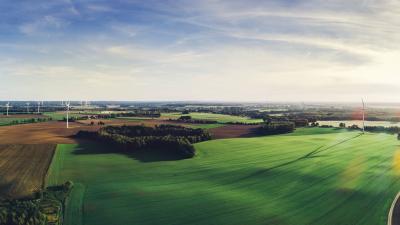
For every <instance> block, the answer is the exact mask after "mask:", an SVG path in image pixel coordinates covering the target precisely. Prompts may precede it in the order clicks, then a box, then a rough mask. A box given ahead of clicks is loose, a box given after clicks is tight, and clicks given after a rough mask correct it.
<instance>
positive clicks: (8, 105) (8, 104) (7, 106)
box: [6, 102, 11, 116]
mask: <svg viewBox="0 0 400 225" xmlns="http://www.w3.org/2000/svg"><path fill="white" fill-rule="evenodd" d="M10 107H11V106H10V103H9V102H7V104H6V108H7V116H8V109H9V108H10Z"/></svg>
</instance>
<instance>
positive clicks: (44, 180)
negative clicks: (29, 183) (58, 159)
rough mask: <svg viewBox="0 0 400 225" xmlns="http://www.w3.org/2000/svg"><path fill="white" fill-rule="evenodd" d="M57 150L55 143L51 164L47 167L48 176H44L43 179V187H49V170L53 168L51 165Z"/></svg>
mask: <svg viewBox="0 0 400 225" xmlns="http://www.w3.org/2000/svg"><path fill="white" fill-rule="evenodd" d="M56 151H57V145H53V155H52V156H51V160H50V163H49V165H47V169H46V176H44V177H43V181H42V188H43V189H45V188H46V187H47V179H48V177H49V172H50V169H51V165H52V164H53V160H54V157H55V155H56Z"/></svg>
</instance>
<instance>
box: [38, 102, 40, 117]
mask: <svg viewBox="0 0 400 225" xmlns="http://www.w3.org/2000/svg"><path fill="white" fill-rule="evenodd" d="M37 113H38V114H39V113H40V101H39V102H37Z"/></svg>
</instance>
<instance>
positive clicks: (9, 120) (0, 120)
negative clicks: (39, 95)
mask: <svg viewBox="0 0 400 225" xmlns="http://www.w3.org/2000/svg"><path fill="white" fill-rule="evenodd" d="M25 119H29V118H4V117H3V118H0V126H5V125H10V124H12V122H13V121H15V120H18V121H23V120H25Z"/></svg>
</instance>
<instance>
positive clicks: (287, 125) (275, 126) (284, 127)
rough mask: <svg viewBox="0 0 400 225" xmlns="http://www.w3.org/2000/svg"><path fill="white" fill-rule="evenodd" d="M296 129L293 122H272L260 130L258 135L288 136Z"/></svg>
mask: <svg viewBox="0 0 400 225" xmlns="http://www.w3.org/2000/svg"><path fill="white" fill-rule="evenodd" d="M294 129H295V126H294V123H293V122H283V121H282V122H271V123H266V124H264V125H263V126H262V127H260V128H258V129H257V133H259V134H262V135H271V134H286V133H291V132H293V131H294Z"/></svg>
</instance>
